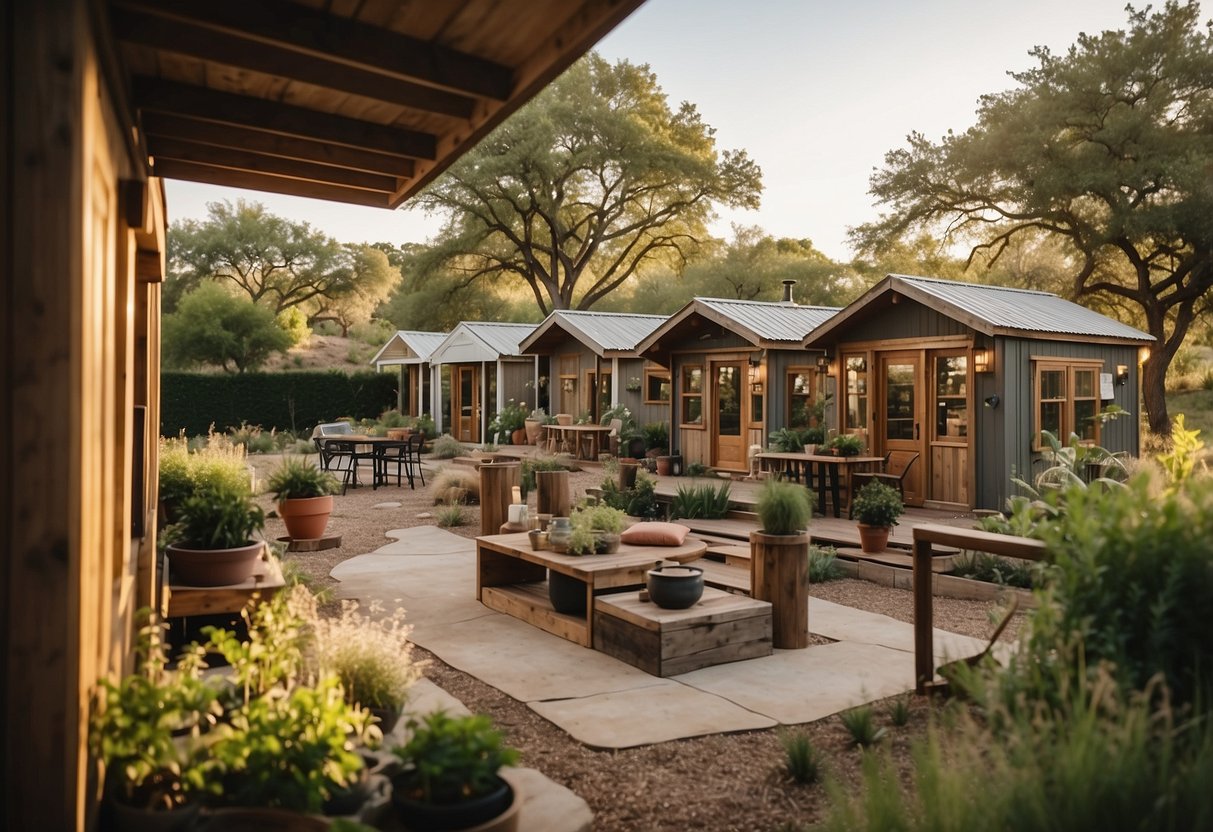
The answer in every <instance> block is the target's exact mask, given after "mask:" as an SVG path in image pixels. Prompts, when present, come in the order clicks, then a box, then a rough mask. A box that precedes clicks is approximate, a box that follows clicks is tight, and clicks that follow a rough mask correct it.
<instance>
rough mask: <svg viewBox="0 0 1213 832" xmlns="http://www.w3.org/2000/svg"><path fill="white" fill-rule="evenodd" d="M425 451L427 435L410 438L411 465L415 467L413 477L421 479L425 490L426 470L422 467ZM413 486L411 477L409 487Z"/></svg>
mask: <svg viewBox="0 0 1213 832" xmlns="http://www.w3.org/2000/svg"><path fill="white" fill-rule="evenodd" d="M423 450H425V434H424V433H414V434H413V435H412V436H410V437H409V464H410V465H412V466H413V467H414V470H413V476H414V477H420V478H421V487H422V488H425V469H424V468H422V467H421V452H422V451H423ZM412 485H413V477H409V486H410V487H412Z"/></svg>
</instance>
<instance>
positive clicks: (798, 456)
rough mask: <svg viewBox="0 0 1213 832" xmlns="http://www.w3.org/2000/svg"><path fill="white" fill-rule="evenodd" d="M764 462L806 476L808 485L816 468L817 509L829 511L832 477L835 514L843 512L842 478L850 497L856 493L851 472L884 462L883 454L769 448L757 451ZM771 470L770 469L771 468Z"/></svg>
mask: <svg viewBox="0 0 1213 832" xmlns="http://www.w3.org/2000/svg"><path fill="white" fill-rule="evenodd" d="M757 459H758V460H759V462H760V463H761V464H763V465H766V464H767V463H769V462H773V463H775V466H776V470H779V469H783V472H784V473H785V474H790V475H791V476H792V478H793V479H795V480H796V481H797V482H800V481H801V478H802V477H803V480H804V484H805V485H806V486H812V484H813V472H814V471H816V473H817V511H818V513H819V514H823V515H824V514H825V513H826V488H827V484H826V481H827V478H828V480H829V485H828V487H829V489H830V497H831V498H832V501H833V505H834V516H835V517H841V516H842V499H841V487H840V482H841V481H843V480H845V481H846V486H847V500H848V501H849V500H851V499H852V498H853V497H854V495H853V494H852V493H851V472H852V471H853V470H854V469H855V468H856V467H858V466H864V467H865V468H868V467H871V466H872V465H878V464H880V463H882V462H884V457H882V456H834V455H832V454H806V453H793V452H781V451H767V452H764V453H760V454H758V455H757ZM768 470H769V469H768Z"/></svg>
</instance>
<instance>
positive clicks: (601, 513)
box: [569, 504, 627, 555]
mask: <svg viewBox="0 0 1213 832" xmlns="http://www.w3.org/2000/svg"><path fill="white" fill-rule="evenodd" d="M571 519H572V525H573V534H572V537H571V538H570V539H569V554H571V555H586V554H590V553H596V554H599V555H609V554H613V553H615V552H617V551H619V534H620V532H622V531H623V529H624V524H625V523H626V521H627V517H626V515H624V513H623V512H622V511H620V510H619V509H617V508H611V507H610V506H608V505H603V504H598V505H587V506H582V507H581V508H579V509H577V510H576V511H574V512H573V516H572V518H571Z"/></svg>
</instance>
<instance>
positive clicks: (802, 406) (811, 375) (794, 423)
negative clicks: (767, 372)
mask: <svg viewBox="0 0 1213 832" xmlns="http://www.w3.org/2000/svg"><path fill="white" fill-rule="evenodd" d="M816 381H817V372H816V371H815V370H810V369H809V368H807V367H791V368H789V369H788V376H787V384H788V388H787V389H788V427H790V428H799V429H801V430H803V429H804V428H807V427H813V425H811V424H810V422H812V421H813V419H814V417H815V416H816V412H815V411H814V408H813V404H814V402H815V401H816V399H817V397H816V395H815V389H814V388H815V387H816Z"/></svg>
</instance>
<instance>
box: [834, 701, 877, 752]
mask: <svg viewBox="0 0 1213 832" xmlns="http://www.w3.org/2000/svg"><path fill="white" fill-rule="evenodd" d="M838 718H839V720H841V721H842V724H843V727H845V728H846V729H847V733H849V734H850V735H851V742H852V743H854V744H855V745H858V746H862V747H864V748H867V747H868V746H869V745H875V744H876V743H878V742H880V741H881V739H883V738H884V735H885V730H884V728H881V727H880V726H878V725H877V724H876V719H875V717H874V716H873V714H872V708H871V706H869V705H860V706H859V707H857V708H851V709H850V710H847V711H843V712H842V713H840V714H839V715H838Z"/></svg>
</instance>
